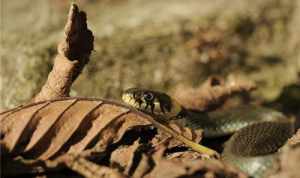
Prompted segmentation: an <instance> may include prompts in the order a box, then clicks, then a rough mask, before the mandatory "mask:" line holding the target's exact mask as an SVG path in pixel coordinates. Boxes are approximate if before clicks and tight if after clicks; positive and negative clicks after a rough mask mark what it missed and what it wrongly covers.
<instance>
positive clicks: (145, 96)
mask: <svg viewBox="0 0 300 178" xmlns="http://www.w3.org/2000/svg"><path fill="white" fill-rule="evenodd" d="M122 100H123V101H124V102H125V103H127V104H129V105H131V106H133V107H135V108H137V109H139V110H141V111H145V112H150V113H152V114H157V115H163V116H165V117H167V118H172V117H176V116H177V115H178V114H179V113H182V110H183V108H182V107H181V106H180V104H179V103H178V102H177V101H176V100H175V99H173V98H172V97H170V96H169V95H167V94H165V93H163V92H159V91H154V90H148V89H141V88H130V89H127V90H125V91H124V92H123V94H122Z"/></svg>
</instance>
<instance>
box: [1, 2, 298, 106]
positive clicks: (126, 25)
mask: <svg viewBox="0 0 300 178" xmlns="http://www.w3.org/2000/svg"><path fill="white" fill-rule="evenodd" d="M75 2H76V3H78V4H79V6H80V8H81V9H83V10H85V11H86V12H87V15H88V23H89V27H90V28H91V30H92V31H93V33H94V35H95V51H94V52H93V53H92V55H91V60H90V62H89V64H88V65H87V66H86V68H85V69H84V72H83V73H82V74H81V75H80V77H79V78H78V79H77V81H76V82H75V83H74V86H73V89H72V91H71V95H72V96H86V97H101V98H114V99H117V98H119V96H120V93H121V92H122V90H123V89H126V88H129V87H136V86H138V87H143V88H152V89H157V90H163V91H172V89H173V88H175V87H176V86H177V85H179V84H181V85H186V86H189V87H190V86H198V85H199V84H200V83H201V82H202V81H203V80H205V79H206V78H207V77H208V76H211V75H221V76H226V75H229V74H236V75H239V76H243V77H245V78H246V79H248V80H252V81H254V82H255V83H256V84H257V85H258V90H257V91H256V92H255V93H253V97H255V98H259V99H262V100H264V101H273V100H276V99H278V98H280V95H281V97H282V91H283V90H285V89H286V88H288V87H290V86H292V87H293V88H296V90H293V92H294V94H295V93H296V94H295V95H293V96H296V95H297V96H298V97H300V96H299V95H300V92H299V91H300V90H299V81H300V80H299V77H300V37H299V33H300V0H264V1H262V0H164V1H162V0H152V1H147V0H81V1H80V0H78V1H75ZM69 5H70V1H68V0H22V1H20V0H9V1H8V0H1V51H0V53H1V69H0V84H1V86H0V87H1V100H0V108H12V107H14V106H16V105H19V104H21V103H24V102H25V101H28V100H29V99H30V98H31V97H32V96H33V95H34V94H36V93H37V92H38V91H39V89H40V88H41V86H42V85H43V84H44V82H45V81H46V78H47V75H48V73H49V71H50V70H51V68H52V64H53V57H54V56H55V54H56V45H57V43H58V42H59V40H60V39H62V37H63V27H64V24H65V22H66V18H67V13H68V8H69ZM299 100H300V99H299Z"/></svg>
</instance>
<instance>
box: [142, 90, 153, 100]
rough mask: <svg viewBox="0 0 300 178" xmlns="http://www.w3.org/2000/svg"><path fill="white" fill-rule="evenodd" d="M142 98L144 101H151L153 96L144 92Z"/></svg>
mask: <svg viewBox="0 0 300 178" xmlns="http://www.w3.org/2000/svg"><path fill="white" fill-rule="evenodd" d="M143 97H144V99H145V100H146V101H152V100H153V98H154V96H153V94H152V93H148V92H147V93H144V96H143Z"/></svg>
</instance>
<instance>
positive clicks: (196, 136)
mask: <svg viewBox="0 0 300 178" xmlns="http://www.w3.org/2000/svg"><path fill="white" fill-rule="evenodd" d="M169 126H170V127H171V128H173V129H174V130H176V131H177V132H179V133H181V134H182V135H183V136H185V137H186V138H188V139H190V140H193V141H194V142H196V143H199V142H200V141H201V139H202V134H203V132H202V131H201V130H200V129H198V130H192V129H190V128H188V127H181V126H180V125H178V124H175V123H172V122H171V123H170V124H169ZM151 142H152V144H153V145H154V147H157V146H158V145H160V144H164V145H165V146H166V147H167V148H168V149H170V148H174V147H180V146H184V144H183V143H182V142H181V141H179V140H176V139H172V137H171V136H170V135H168V134H166V133H165V132H163V131H162V130H158V134H157V135H156V137H155V138H154V139H153V140H152V141H151Z"/></svg>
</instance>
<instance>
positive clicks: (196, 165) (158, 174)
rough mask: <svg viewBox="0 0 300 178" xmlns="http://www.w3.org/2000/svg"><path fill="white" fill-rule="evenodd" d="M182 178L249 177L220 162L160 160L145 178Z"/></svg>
mask: <svg viewBox="0 0 300 178" xmlns="http://www.w3.org/2000/svg"><path fill="white" fill-rule="evenodd" d="M152 177H155V178H164V177H168V178H180V177H182V178H183V177H195V178H196V177H205V178H208V177H209V178H211V177H213V178H222V177H229V178H246V177H247V176H246V175H245V174H243V173H242V172H240V171H238V170H237V169H235V168H233V167H230V166H227V165H225V164H224V163H222V162H220V161H218V160H199V159H196V160H189V161H186V160H184V161H183V160H180V159H172V160H167V159H164V158H162V159H160V160H159V161H157V162H156V166H155V167H154V169H153V170H152V171H151V172H150V173H149V174H148V175H146V176H145V178H152Z"/></svg>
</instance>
